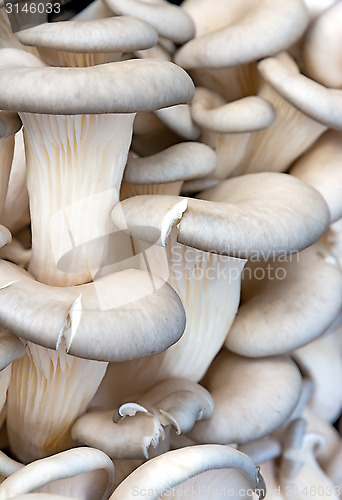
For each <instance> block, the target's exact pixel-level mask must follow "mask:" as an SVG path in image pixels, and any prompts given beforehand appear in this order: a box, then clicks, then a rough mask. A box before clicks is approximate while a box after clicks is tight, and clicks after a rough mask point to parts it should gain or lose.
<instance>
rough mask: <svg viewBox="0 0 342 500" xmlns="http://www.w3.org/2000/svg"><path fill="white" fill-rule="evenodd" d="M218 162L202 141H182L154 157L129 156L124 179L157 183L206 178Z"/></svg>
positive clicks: (137, 182) (139, 182)
mask: <svg viewBox="0 0 342 500" xmlns="http://www.w3.org/2000/svg"><path fill="white" fill-rule="evenodd" d="M216 165H217V159H216V154H215V153H214V151H213V150H212V149H211V148H209V147H208V146H206V145H205V144H202V143H200V142H182V143H180V144H175V145H174V146H170V147H169V148H167V149H165V150H164V151H161V152H160V153H157V154H155V155H152V156H148V157H145V158H136V157H134V156H132V155H131V156H129V157H128V161H127V165H126V168H125V172H124V182H128V183H130V184H157V183H165V182H176V181H183V180H185V179H193V178H195V177H202V176H203V177H204V176H205V175H208V174H210V173H212V172H213V171H214V170H215V168H216Z"/></svg>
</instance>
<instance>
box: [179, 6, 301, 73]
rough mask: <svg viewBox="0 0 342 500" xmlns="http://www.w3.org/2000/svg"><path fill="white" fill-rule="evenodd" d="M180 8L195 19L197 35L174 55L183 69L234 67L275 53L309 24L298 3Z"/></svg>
mask: <svg viewBox="0 0 342 500" xmlns="http://www.w3.org/2000/svg"><path fill="white" fill-rule="evenodd" d="M182 8H183V9H184V10H185V11H186V12H188V13H189V14H190V15H191V16H192V17H193V18H194V22H195V25H196V35H197V37H196V38H195V39H194V40H191V41H190V42H188V43H186V44H185V45H184V46H183V47H182V48H181V49H179V51H178V52H177V53H176V56H175V61H176V62H177V64H179V65H180V66H183V67H184V68H197V67H202V68H203V67H206V68H220V67H225V66H236V65H239V64H244V63H248V62H251V61H255V60H257V59H260V58H261V57H265V56H267V55H271V54H276V53H277V52H279V51H281V50H284V49H285V48H287V47H289V46H290V45H291V44H292V43H293V42H295V41H296V40H297V39H298V38H299V37H300V36H301V35H302V33H303V32H304V30H305V28H306V26H307V22H308V13H307V10H306V8H305V6H304V4H303V3H302V2H301V1H299V0H290V1H289V0H277V1H274V0H262V1H260V0H258V1H250V2H234V1H231V2H227V1H225V0H218V1H216V2H206V1H205V0H202V1H200V2H199V1H198V0H187V1H186V2H185V3H184V5H183V6H182Z"/></svg>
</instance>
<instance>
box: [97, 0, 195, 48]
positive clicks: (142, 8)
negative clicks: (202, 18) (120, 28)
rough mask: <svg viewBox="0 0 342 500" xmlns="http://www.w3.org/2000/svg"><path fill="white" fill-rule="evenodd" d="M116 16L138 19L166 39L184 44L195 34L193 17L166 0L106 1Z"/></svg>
mask: <svg viewBox="0 0 342 500" xmlns="http://www.w3.org/2000/svg"><path fill="white" fill-rule="evenodd" d="M104 1H105V4H106V5H107V6H108V7H109V8H110V9H111V10H113V12H115V13H116V14H120V15H128V16H132V17H137V18H139V19H142V20H144V21H146V22H147V23H149V24H150V25H151V26H153V27H154V28H155V29H156V30H157V32H158V33H159V34H160V35H162V36H163V37H165V38H169V39H170V40H173V41H174V42H176V43H184V42H186V41H188V40H190V38H192V37H193V36H194V34H195V27H194V24H193V21H192V19H191V17H190V16H189V15H188V14H187V13H186V12H185V11H184V10H183V9H180V8H179V7H178V6H176V5H170V4H169V3H168V2H166V1H164V0H152V1H151V0H149V1H146V0H104Z"/></svg>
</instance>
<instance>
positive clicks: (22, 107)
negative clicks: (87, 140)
mask: <svg viewBox="0 0 342 500" xmlns="http://www.w3.org/2000/svg"><path fill="white" fill-rule="evenodd" d="M0 61H1V62H0V68H1V79H0V95H1V98H0V106H1V107H2V108H3V109H6V110H17V111H20V112H27V113H49V114H60V115H63V114H69V115H71V114H89V113H134V112H136V111H145V110H149V109H158V108H160V107H165V106H171V105H173V104H179V103H180V102H184V103H185V102H187V101H188V100H191V99H192V97H193V92H194V90H193V84H192V82H191V79H190V77H189V76H188V75H187V74H186V73H185V71H184V70H182V69H181V68H179V67H178V66H176V65H175V64H172V63H169V62H165V61H156V60H128V61H120V62H117V63H113V64H104V65H98V66H92V67H88V68H54V67H48V66H47V65H46V64H44V63H43V62H42V61H41V60H40V59H39V58H37V57H35V56H33V55H31V54H28V53H26V52H24V51H20V50H16V49H2V51H1V58H0ZM132 75H134V78H132ZM152 81H153V86H152V85H151V83H152ZM13 82H15V85H14V83H13ZM51 82H53V92H52V88H51ZM38 83H39V85H38ZM113 88H115V92H113ZM93 92H94V93H96V99H95V100H94V99H93Z"/></svg>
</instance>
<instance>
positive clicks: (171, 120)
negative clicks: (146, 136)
mask: <svg viewBox="0 0 342 500" xmlns="http://www.w3.org/2000/svg"><path fill="white" fill-rule="evenodd" d="M154 113H155V114H156V116H157V117H158V118H159V120H160V121H161V122H163V123H164V124H165V125H166V126H167V127H168V128H169V129H170V130H172V131H173V132H175V133H176V134H178V135H179V136H181V137H184V138H185V139H188V140H192V141H195V140H197V139H198V138H199V136H200V135H201V130H200V129H199V128H198V127H197V125H196V124H195V122H194V121H193V119H192V116H191V109H190V106H189V105H187V104H178V105H177V106H171V107H169V108H162V109H157V110H156V111H155V112H154Z"/></svg>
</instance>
